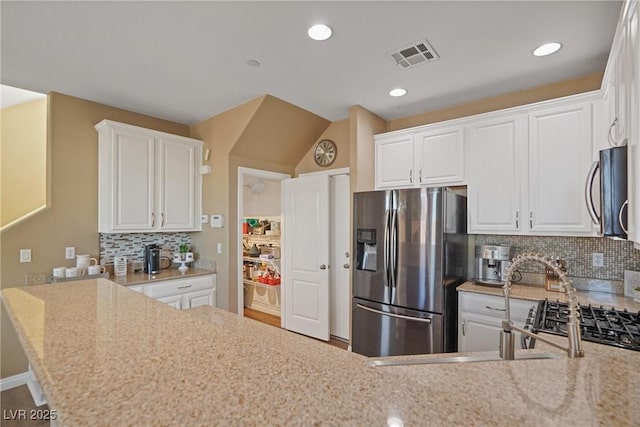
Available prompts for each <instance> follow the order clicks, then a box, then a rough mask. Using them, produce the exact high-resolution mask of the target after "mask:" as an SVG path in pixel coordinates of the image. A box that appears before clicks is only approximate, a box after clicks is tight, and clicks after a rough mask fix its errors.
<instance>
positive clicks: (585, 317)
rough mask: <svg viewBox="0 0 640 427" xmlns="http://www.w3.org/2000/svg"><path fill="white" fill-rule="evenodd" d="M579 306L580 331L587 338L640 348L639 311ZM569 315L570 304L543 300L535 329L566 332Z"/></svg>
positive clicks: (536, 314) (618, 345)
mask: <svg viewBox="0 0 640 427" xmlns="http://www.w3.org/2000/svg"><path fill="white" fill-rule="evenodd" d="M579 308H580V333H581V335H582V339H583V340H584V341H591V342H596V343H600V344H607V345H612V346H616V347H620V348H625V349H630V350H635V351H640V312H638V313H632V312H629V311H627V310H616V309H614V308H604V307H602V306H600V307H594V306H592V305H588V306H580V307H579ZM532 314H533V313H532ZM568 318H569V306H568V304H566V303H561V302H552V301H549V300H544V301H540V302H539V303H538V309H537V312H536V313H535V320H534V321H533V328H532V330H533V332H545V333H549V334H554V335H561V336H567V322H568Z"/></svg>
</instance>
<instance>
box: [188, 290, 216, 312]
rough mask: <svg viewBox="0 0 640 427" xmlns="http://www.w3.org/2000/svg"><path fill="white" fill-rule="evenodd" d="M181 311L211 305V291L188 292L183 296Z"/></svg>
mask: <svg viewBox="0 0 640 427" xmlns="http://www.w3.org/2000/svg"><path fill="white" fill-rule="evenodd" d="M183 298H184V299H183V301H182V309H183V310H188V309H190V308H195V307H200V306H203V305H213V291H212V290H205V291H196V292H189V293H186V294H184V295H183Z"/></svg>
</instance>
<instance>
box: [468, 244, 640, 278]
mask: <svg viewBox="0 0 640 427" xmlns="http://www.w3.org/2000/svg"><path fill="white" fill-rule="evenodd" d="M475 240H476V244H486V243H496V244H505V245H510V246H511V258H513V257H515V256H516V255H518V254H521V253H525V252H537V253H540V254H543V255H548V256H553V257H555V256H558V257H560V258H564V259H566V260H567V273H568V275H569V276H574V277H588V278H592V279H606V280H623V279H624V270H636V271H640V250H637V249H634V248H633V243H632V242H628V241H625V240H613V239H607V238H603V237H547V236H497V235H485V234H479V235H475ZM594 252H596V253H602V254H604V267H593V266H592V261H593V258H592V254H593V253H594ZM520 270H522V271H523V272H529V273H543V272H544V267H543V266H542V265H540V264H531V265H526V264H525V265H524V266H523V268H521V269H520Z"/></svg>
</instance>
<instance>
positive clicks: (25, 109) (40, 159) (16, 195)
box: [0, 98, 47, 227]
mask: <svg viewBox="0 0 640 427" xmlns="http://www.w3.org/2000/svg"><path fill="white" fill-rule="evenodd" d="M0 123H1V128H2V132H1V136H0V159H1V162H2V164H1V166H0V171H1V172H0V195H1V197H0V205H2V208H1V209H0V227H4V226H5V225H7V224H9V223H11V222H13V221H16V220H18V219H20V218H22V217H24V216H25V215H27V214H29V213H31V212H33V211H34V210H36V209H38V208H42V207H44V206H46V204H47V99H46V98H43V99H38V100H35V101H30V102H25V103H23V104H19V105H14V106H12V107H8V108H4V109H3V110H2V112H1V113H0Z"/></svg>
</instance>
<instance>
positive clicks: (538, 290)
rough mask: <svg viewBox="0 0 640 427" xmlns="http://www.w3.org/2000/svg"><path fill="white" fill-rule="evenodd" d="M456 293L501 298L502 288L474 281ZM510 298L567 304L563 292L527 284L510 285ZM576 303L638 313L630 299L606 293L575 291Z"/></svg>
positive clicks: (637, 308)
mask: <svg viewBox="0 0 640 427" xmlns="http://www.w3.org/2000/svg"><path fill="white" fill-rule="evenodd" d="M457 290H458V292H474V293H478V294H486V295H497V296H503V295H504V294H503V293H502V287H499V286H488V285H482V284H478V283H476V282H474V281H468V282H464V283H463V284H461V285H460V286H458V287H457ZM509 295H510V296H511V298H519V299H524V300H531V301H539V300H543V299H548V300H549V301H556V300H558V301H560V302H567V295H566V294H565V293H563V292H553V291H551V292H550V291H547V290H546V289H545V288H544V287H543V286H539V285H528V284H512V285H511V292H510V294H509ZM576 297H577V298H578V303H580V304H582V305H588V304H592V305H597V306H600V305H602V306H604V307H615V308H617V309H619V310H624V309H626V310H629V311H635V312H638V311H640V303H637V302H634V301H633V298H632V297H625V296H624V295H619V294H612V293H606V292H586V291H576Z"/></svg>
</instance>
